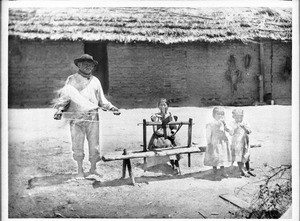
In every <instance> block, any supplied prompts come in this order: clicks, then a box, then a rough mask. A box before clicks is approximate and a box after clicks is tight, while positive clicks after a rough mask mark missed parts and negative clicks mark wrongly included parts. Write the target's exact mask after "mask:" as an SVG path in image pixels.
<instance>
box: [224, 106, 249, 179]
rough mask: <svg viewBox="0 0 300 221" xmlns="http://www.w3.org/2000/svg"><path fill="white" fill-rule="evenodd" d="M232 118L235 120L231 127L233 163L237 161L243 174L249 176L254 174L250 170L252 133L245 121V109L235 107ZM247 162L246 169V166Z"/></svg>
mask: <svg viewBox="0 0 300 221" xmlns="http://www.w3.org/2000/svg"><path fill="white" fill-rule="evenodd" d="M232 118H233V119H234V122H233V123H232V127H231V129H230V135H232V139H231V153H232V163H233V162H234V161H237V164H238V166H239V170H240V173H241V175H242V176H245V177H249V176H250V175H252V176H254V174H252V173H251V172H250V165H249V161H250V145H249V136H248V135H249V134H250V133H251V130H250V127H249V125H248V123H247V122H245V121H244V111H243V110H242V109H239V108H238V109H234V110H233V111H232ZM244 164H246V169H247V170H245V168H244Z"/></svg>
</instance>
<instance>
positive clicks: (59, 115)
mask: <svg viewBox="0 0 300 221" xmlns="http://www.w3.org/2000/svg"><path fill="white" fill-rule="evenodd" d="M61 116H62V110H57V111H56V112H55V114H54V116H53V118H54V119H55V120H60V119H61Z"/></svg>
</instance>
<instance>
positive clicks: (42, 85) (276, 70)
mask: <svg viewBox="0 0 300 221" xmlns="http://www.w3.org/2000/svg"><path fill="white" fill-rule="evenodd" d="M83 51H84V43H83V42H61V41H57V42H53V41H23V40H22V41H20V40H15V39H10V41H9V66H8V67H9V70H8V71H9V75H8V82H9V100H8V101H9V107H45V106H50V105H51V101H52V99H53V98H54V97H55V91H56V90H57V89H59V88H60V87H62V86H63V84H64V83H65V80H66V78H67V76H68V75H70V74H72V73H74V72H75V71H76V70H77V69H76V66H75V65H74V63H73V60H74V58H76V57H79V56H80V55H81V54H82V53H83ZM291 51H292V50H291V43H275V42H273V43H271V42H265V43H264V55H265V56H264V62H265V93H266V94H267V93H272V95H273V99H274V100H275V103H278V104H287V103H290V102H291V76H288V77H285V78H283V75H282V73H283V71H284V67H285V63H286V57H287V56H290V57H291V53H292V52H291ZM247 54H249V55H250V56H251V58H252V62H251V65H250V67H249V68H248V69H246V68H245V64H244V58H245V55H247ZM230 55H234V56H235V60H236V66H237V69H238V70H240V71H241V72H242V81H241V82H240V83H238V84H237V90H236V91H235V92H234V93H232V92H231V87H230V82H229V81H228V79H226V77H225V72H226V70H227V69H228V63H227V62H228V59H229V56H230ZM107 56H108V72H109V73H108V74H109V95H107V97H108V99H109V100H110V101H112V102H113V103H114V104H116V105H117V106H120V107H123V108H130V107H153V106H154V105H155V104H156V102H157V100H158V98H160V97H166V98H168V99H171V101H173V104H172V105H173V106H181V105H184V106H208V105H217V104H223V105H229V104H233V105H249V104H253V102H255V101H257V100H258V96H259V93H258V78H257V75H258V74H259V73H260V63H259V45H258V44H246V45H245V44H243V43H226V44H204V43H201V44H200V43H199V44H177V45H161V44H141V43H136V44H119V43H108V45H107ZM271 73H273V75H271Z"/></svg>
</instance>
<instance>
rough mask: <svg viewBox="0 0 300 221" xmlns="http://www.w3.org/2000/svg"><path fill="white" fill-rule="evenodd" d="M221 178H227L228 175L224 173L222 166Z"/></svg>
mask: <svg viewBox="0 0 300 221" xmlns="http://www.w3.org/2000/svg"><path fill="white" fill-rule="evenodd" d="M221 176H222V177H225V178H228V174H227V173H226V172H225V168H224V166H221Z"/></svg>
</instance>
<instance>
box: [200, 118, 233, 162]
mask: <svg viewBox="0 0 300 221" xmlns="http://www.w3.org/2000/svg"><path fill="white" fill-rule="evenodd" d="M206 140H207V148H206V152H205V157H204V165H206V166H224V165H225V164H227V163H229V162H231V153H230V148H229V143H228V138H227V136H226V134H225V129H224V125H223V124H222V123H221V122H219V121H217V120H214V121H213V122H211V123H209V124H207V125H206Z"/></svg>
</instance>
